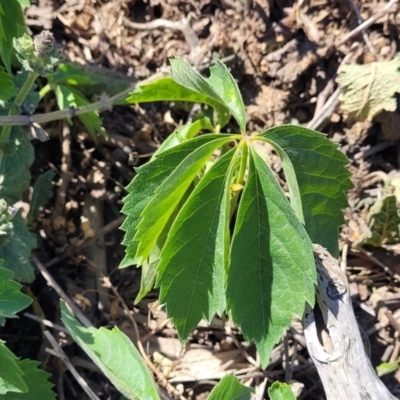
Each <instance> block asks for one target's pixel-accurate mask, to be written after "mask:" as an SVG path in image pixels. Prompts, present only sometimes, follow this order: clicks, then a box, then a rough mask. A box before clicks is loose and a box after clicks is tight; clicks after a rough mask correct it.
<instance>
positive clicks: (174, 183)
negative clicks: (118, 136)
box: [134, 135, 232, 263]
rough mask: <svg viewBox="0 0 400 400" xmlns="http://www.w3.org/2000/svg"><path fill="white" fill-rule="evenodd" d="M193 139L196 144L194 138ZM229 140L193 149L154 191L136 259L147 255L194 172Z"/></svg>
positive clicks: (138, 235)
mask: <svg viewBox="0 0 400 400" xmlns="http://www.w3.org/2000/svg"><path fill="white" fill-rule="evenodd" d="M192 140H193V141H196V139H192ZM231 140H232V137H231V135H219V137H218V138H217V139H215V140H213V141H210V142H208V143H205V144H203V145H202V146H200V147H198V148H196V149H195V150H194V151H193V152H192V153H190V154H189V155H188V156H187V157H186V158H185V159H184V160H182V162H181V163H180V164H179V165H177V164H176V168H175V169H174V170H173V172H172V173H171V174H170V175H169V176H168V177H167V179H165V180H164V182H163V183H162V184H161V185H160V186H159V187H158V188H157V189H156V190H155V192H154V196H153V197H152V199H151V200H150V202H149V204H147V205H146V207H145V208H144V210H143V212H142V213H141V215H140V222H139V224H138V226H137V231H136V234H135V237H134V240H135V241H137V242H138V243H139V244H138V248H137V253H136V257H138V258H140V259H141V263H143V262H144V261H145V260H146V259H147V257H148V256H149V254H150V252H151V249H152V247H153V246H154V244H155V243H156V241H157V238H158V236H159V235H160V234H161V232H162V230H163V228H164V227H165V225H166V223H167V221H168V219H169V217H170V216H171V214H172V213H173V211H174V209H175V208H176V206H177V205H178V203H179V201H180V200H181V198H182V197H183V196H184V194H185V192H186V190H187V189H188V187H189V185H190V184H191V183H192V181H193V180H194V178H195V177H196V175H197V173H198V172H199V171H200V169H201V168H202V167H203V166H204V164H205V163H206V162H207V161H208V160H209V159H210V157H211V155H212V154H213V152H214V151H215V150H217V149H218V148H219V147H221V146H222V145H223V144H225V143H227V142H229V141H231ZM186 143H189V142H186ZM179 147H180V146H177V147H174V148H173V149H177V148H179ZM173 149H172V150H173ZM161 154H165V153H161Z"/></svg>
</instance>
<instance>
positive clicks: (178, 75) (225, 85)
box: [171, 57, 246, 133]
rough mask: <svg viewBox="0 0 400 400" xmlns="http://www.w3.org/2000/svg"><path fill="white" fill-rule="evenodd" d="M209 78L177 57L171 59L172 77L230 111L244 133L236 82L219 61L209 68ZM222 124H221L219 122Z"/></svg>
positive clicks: (242, 109)
mask: <svg viewBox="0 0 400 400" xmlns="http://www.w3.org/2000/svg"><path fill="white" fill-rule="evenodd" d="M210 73H211V76H210V78H209V79H206V78H204V77H203V76H201V75H200V74H199V73H198V72H197V71H196V70H195V69H194V68H193V67H192V66H191V65H190V64H189V63H188V62H186V61H184V60H183V59H181V58H179V57H177V58H175V59H172V60H171V76H172V79H173V80H174V81H175V82H177V83H179V84H180V85H182V86H183V87H185V88H188V89H190V90H192V91H194V92H196V93H198V94H201V95H205V96H207V97H209V98H211V99H213V101H214V102H216V103H219V104H220V105H222V106H224V107H225V108H226V109H228V110H229V111H230V113H231V114H232V115H233V116H234V117H235V119H236V121H237V123H238V124H239V127H240V131H241V132H242V133H244V131H245V128H246V117H245V112H244V105H243V100H242V97H241V95H240V92H239V89H238V87H237V84H236V82H235V80H234V79H233V77H232V76H231V74H230V73H229V71H228V69H227V68H226V67H225V66H224V65H223V64H222V63H221V62H219V61H216V65H215V66H214V67H212V68H210ZM221 126H223V124H221Z"/></svg>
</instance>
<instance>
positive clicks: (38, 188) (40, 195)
mask: <svg viewBox="0 0 400 400" xmlns="http://www.w3.org/2000/svg"><path fill="white" fill-rule="evenodd" d="M55 175H56V173H55V172H54V171H53V170H52V169H49V170H47V171H46V172H43V174H41V175H40V176H39V178H38V179H37V180H36V182H35V184H34V186H33V195H32V201H31V204H30V207H29V213H28V224H31V223H32V222H33V220H34V219H35V218H36V216H37V214H38V212H39V209H40V207H43V206H45V205H46V204H47V202H48V201H49V200H50V199H51V198H52V197H53V184H52V182H51V181H52V180H53V178H54V176H55Z"/></svg>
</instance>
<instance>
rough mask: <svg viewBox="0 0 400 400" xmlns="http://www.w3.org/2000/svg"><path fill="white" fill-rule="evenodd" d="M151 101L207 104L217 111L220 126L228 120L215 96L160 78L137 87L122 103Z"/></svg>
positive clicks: (224, 109) (225, 112) (225, 108)
mask: <svg viewBox="0 0 400 400" xmlns="http://www.w3.org/2000/svg"><path fill="white" fill-rule="evenodd" d="M153 101H186V102H189V103H201V104H207V105H209V106H211V107H212V108H214V109H215V110H217V111H218V114H219V119H220V125H221V126H224V125H225V124H226V123H227V122H228V121H229V118H230V114H229V110H228V108H227V107H226V106H225V105H224V104H223V103H222V102H221V100H220V99H219V98H215V96H209V95H208V93H205V92H204V93H203V92H199V91H197V90H193V89H192V88H191V87H189V86H184V85H182V84H180V82H178V81H177V82H175V81H174V80H173V79H172V78H170V77H168V78H160V79H157V80H155V81H152V82H150V83H147V84H144V85H141V86H139V87H138V88H137V89H136V90H134V91H133V92H131V93H130V94H129V95H128V97H127V98H126V99H125V101H124V102H123V103H118V104H126V103H128V104H132V103H148V102H153Z"/></svg>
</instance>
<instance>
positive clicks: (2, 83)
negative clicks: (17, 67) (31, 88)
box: [0, 67, 17, 104]
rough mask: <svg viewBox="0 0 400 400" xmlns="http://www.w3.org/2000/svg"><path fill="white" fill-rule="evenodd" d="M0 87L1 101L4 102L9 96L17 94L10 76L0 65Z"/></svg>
mask: <svg viewBox="0 0 400 400" xmlns="http://www.w3.org/2000/svg"><path fill="white" fill-rule="evenodd" d="M0 87H1V91H0V101H1V102H5V101H7V100H8V99H9V98H10V97H13V96H15V95H16V94H17V91H16V90H15V86H14V82H13V81H12V79H11V76H10V75H9V74H8V73H7V72H6V71H5V69H4V68H3V67H0ZM3 104H4V103H3Z"/></svg>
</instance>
